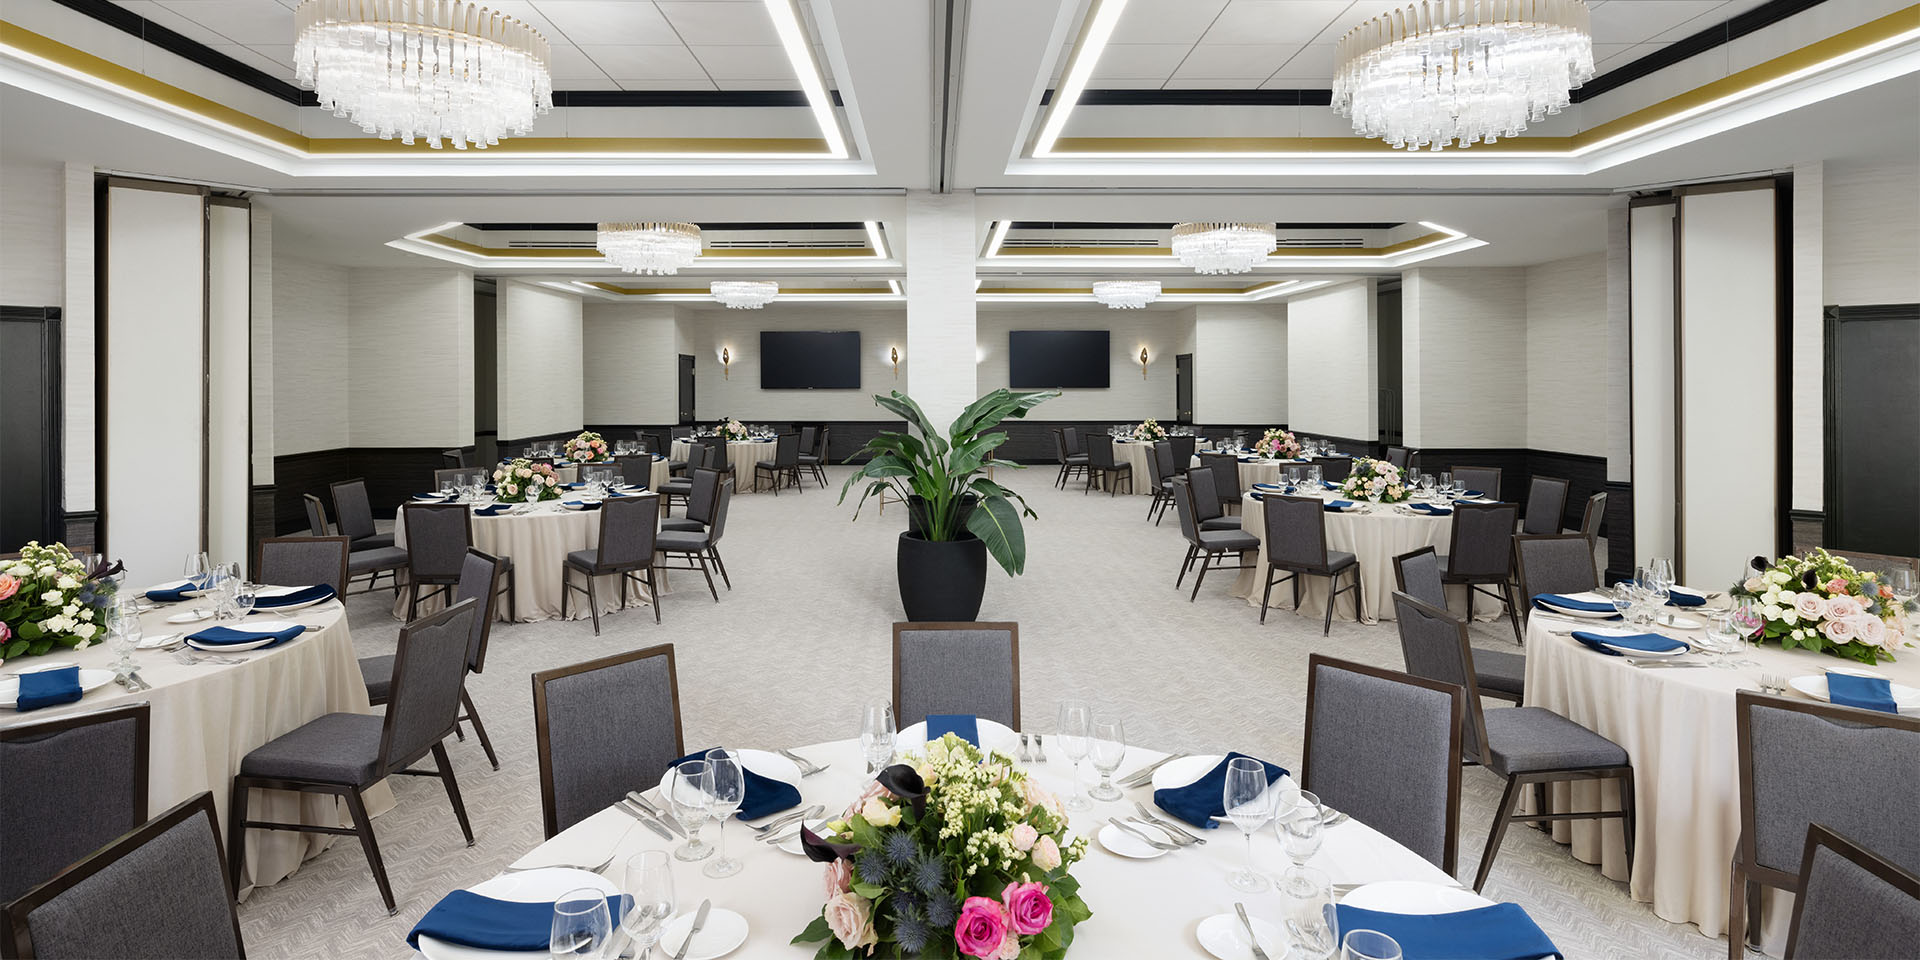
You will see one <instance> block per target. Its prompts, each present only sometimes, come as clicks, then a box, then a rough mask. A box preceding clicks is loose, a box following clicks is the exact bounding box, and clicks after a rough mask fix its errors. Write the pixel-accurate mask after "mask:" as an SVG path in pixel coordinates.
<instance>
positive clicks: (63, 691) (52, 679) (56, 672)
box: [13, 667, 1891, 713]
mask: <svg viewBox="0 0 1920 960" xmlns="http://www.w3.org/2000/svg"><path fill="white" fill-rule="evenodd" d="M1882 682H1883V683H1884V681H1882ZM78 699H80V668H79V667H54V668H53V669H51V670H34V671H32V672H29V673H23V674H21V675H20V692H19V693H18V694H16V695H15V697H14V701H13V708H14V709H15V710H18V711H20V712H21V713H25V712H27V711H28V710H38V709H40V708H41V707H56V706H59V705H60V704H63V703H72V702H74V701H75V700H78ZM1889 702H1891V701H1889Z"/></svg>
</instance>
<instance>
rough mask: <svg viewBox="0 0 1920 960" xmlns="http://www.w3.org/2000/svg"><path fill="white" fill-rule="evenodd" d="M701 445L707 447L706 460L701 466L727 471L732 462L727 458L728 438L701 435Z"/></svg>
mask: <svg viewBox="0 0 1920 960" xmlns="http://www.w3.org/2000/svg"><path fill="white" fill-rule="evenodd" d="M700 445H701V446H703V447H705V448H707V458H706V462H705V463H703V464H701V466H706V467H712V468H714V469H715V470H719V471H721V472H723V473H724V472H725V471H726V470H727V469H728V468H729V467H730V466H731V464H730V463H729V462H728V460H727V440H726V438H725V437H701V438H700Z"/></svg>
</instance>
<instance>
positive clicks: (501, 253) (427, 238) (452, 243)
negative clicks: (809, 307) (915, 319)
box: [413, 233, 879, 260]
mask: <svg viewBox="0 0 1920 960" xmlns="http://www.w3.org/2000/svg"><path fill="white" fill-rule="evenodd" d="M413 239H415V240H419V241H420V242H422V243H431V244H435V245H437V246H442V247H447V248H449V249H452V250H458V251H460V252H461V253H466V254H471V255H473V256H476V257H485V258H488V259H496V260H511V259H514V258H516V257H542V258H545V257H557V258H561V259H568V258H572V259H580V260H601V259H605V258H604V257H603V256H602V255H601V253H600V251H598V250H590V249H587V248H584V247H483V246H481V245H480V244H477V243H472V242H469V241H466V240H462V239H460V238H458V237H450V236H448V235H446V234H444V233H429V234H426V235H424V236H419V237H414V238H413ZM761 257H766V258H769V259H779V258H789V257H791V258H795V259H798V258H809V259H811V258H815V257H820V258H830V257H850V258H851V257H857V258H861V259H878V258H879V255H878V253H876V252H875V251H874V249H873V248H872V247H778V248H774V249H767V250H760V249H755V248H751V247H722V248H720V249H717V250H702V251H700V259H701V260H729V259H758V258H761Z"/></svg>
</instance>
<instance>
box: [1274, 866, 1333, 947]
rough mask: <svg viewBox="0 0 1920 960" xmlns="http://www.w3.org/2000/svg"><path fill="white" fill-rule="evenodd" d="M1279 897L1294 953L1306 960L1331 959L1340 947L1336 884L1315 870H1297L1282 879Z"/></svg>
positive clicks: (1305, 868)
mask: <svg viewBox="0 0 1920 960" xmlns="http://www.w3.org/2000/svg"><path fill="white" fill-rule="evenodd" d="M1280 896H1281V899H1282V901H1283V902H1284V903H1285V905H1286V907H1285V909H1286V928H1287V939H1288V940H1289V941H1291V942H1292V944H1293V949H1294V952H1295V953H1297V954H1299V955H1300V956H1301V957H1302V958H1304V960H1330V958H1331V957H1332V956H1333V954H1334V951H1336V950H1338V949H1339V947H1340V925H1339V921H1338V919H1337V915H1336V914H1335V913H1334V909H1333V881H1332V880H1331V879H1329V878H1328V877H1327V875H1326V874H1325V873H1324V872H1322V871H1320V870H1316V869H1314V868H1312V867H1295V868H1293V869H1291V870H1288V871H1287V872H1286V873H1285V874H1284V875H1282V876H1281V877H1280Z"/></svg>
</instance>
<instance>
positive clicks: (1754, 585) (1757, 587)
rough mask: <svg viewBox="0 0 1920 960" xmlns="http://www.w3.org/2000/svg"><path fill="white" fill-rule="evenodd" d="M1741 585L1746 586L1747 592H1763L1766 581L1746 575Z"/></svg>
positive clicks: (1765, 587)
mask: <svg viewBox="0 0 1920 960" xmlns="http://www.w3.org/2000/svg"><path fill="white" fill-rule="evenodd" d="M1741 586H1744V587H1746V588H1747V592H1748V593H1763V592H1765V591H1766V589H1767V582H1766V581H1765V580H1762V579H1760V578H1759V577H1748V578H1747V582H1746V583H1744V584H1741Z"/></svg>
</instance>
